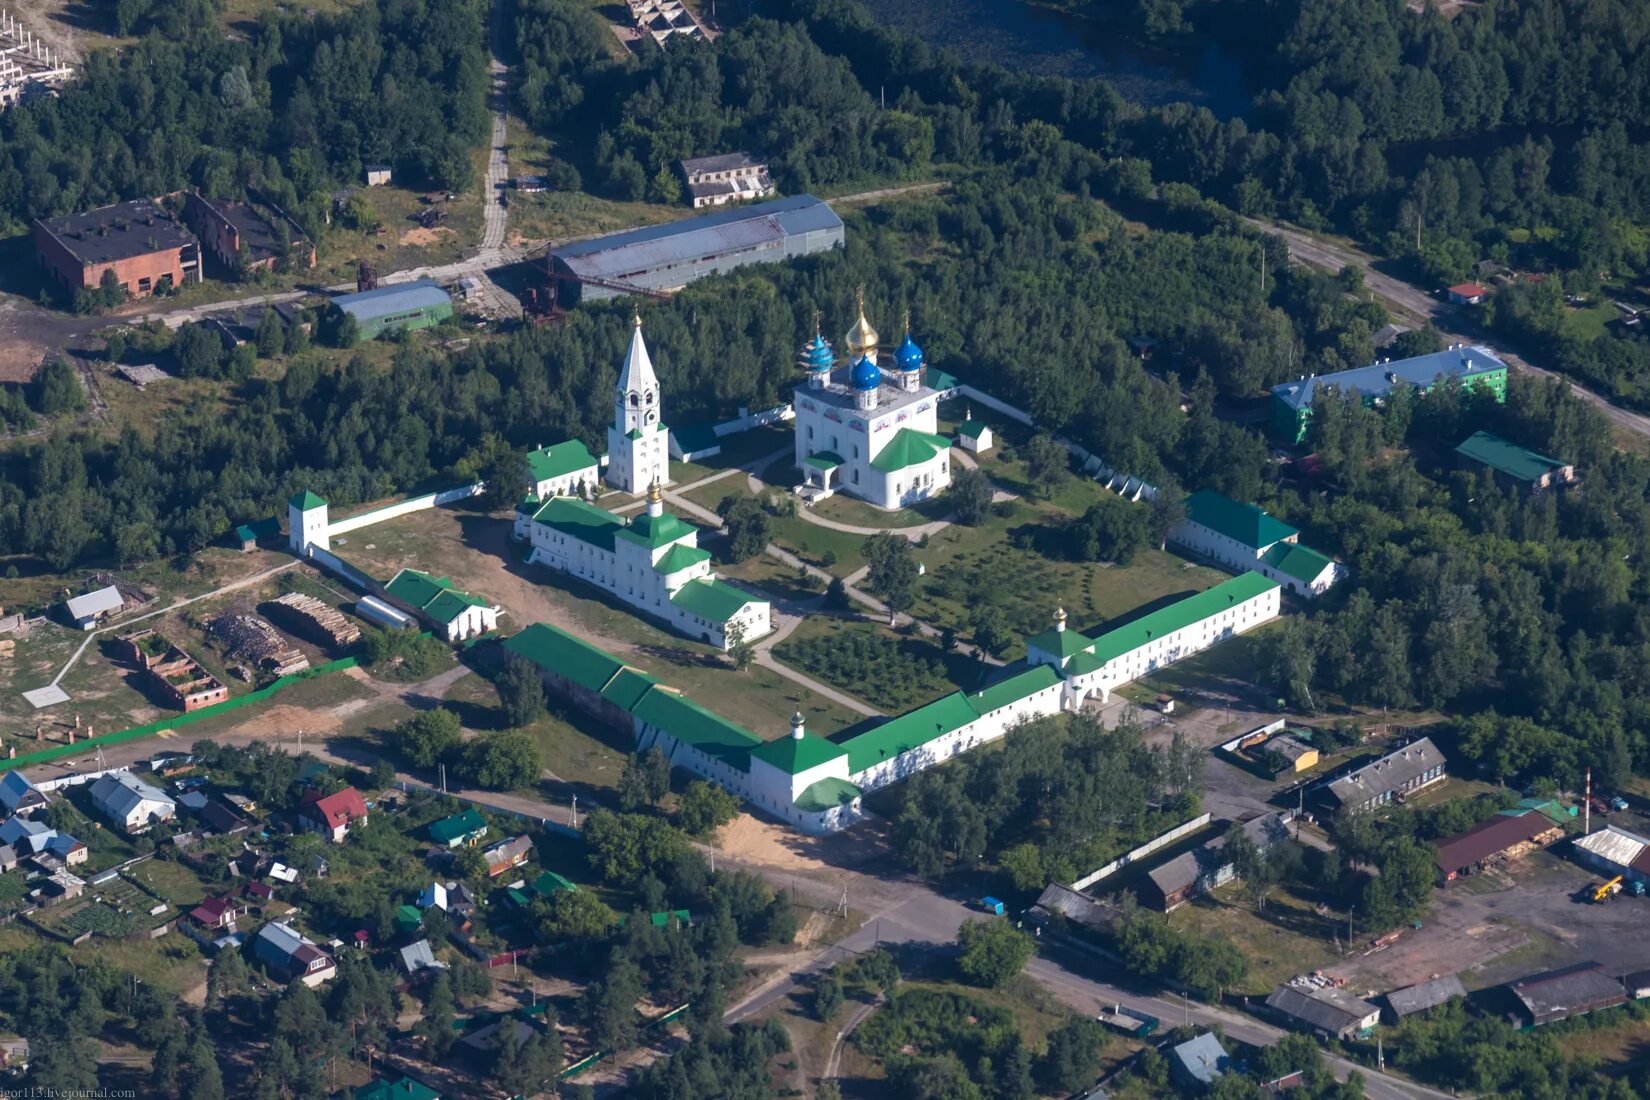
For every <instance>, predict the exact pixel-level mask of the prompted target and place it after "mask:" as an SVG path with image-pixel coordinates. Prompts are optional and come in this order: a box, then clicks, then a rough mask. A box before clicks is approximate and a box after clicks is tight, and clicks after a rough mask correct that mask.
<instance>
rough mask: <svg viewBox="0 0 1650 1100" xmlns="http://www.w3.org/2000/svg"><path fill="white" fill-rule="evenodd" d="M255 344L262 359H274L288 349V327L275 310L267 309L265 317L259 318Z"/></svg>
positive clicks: (265, 309)
mask: <svg viewBox="0 0 1650 1100" xmlns="http://www.w3.org/2000/svg"><path fill="white" fill-rule="evenodd" d="M253 342H254V343H255V344H256V345H257V347H258V356H259V357H260V358H262V359H273V358H275V357H276V356H277V355H279V354H281V350H282V349H283V348H285V347H286V326H284V325H282V324H281V317H280V314H278V313H276V312H275V310H274V309H273V308H270V307H265V308H264V315H263V316H262V317H260V318H258V334H257V336H256V337H254V340H253Z"/></svg>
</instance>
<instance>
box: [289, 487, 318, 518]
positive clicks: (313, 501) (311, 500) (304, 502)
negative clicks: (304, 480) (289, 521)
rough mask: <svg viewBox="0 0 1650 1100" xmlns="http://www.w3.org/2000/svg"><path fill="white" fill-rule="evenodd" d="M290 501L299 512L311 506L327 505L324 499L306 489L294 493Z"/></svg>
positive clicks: (307, 509)
mask: <svg viewBox="0 0 1650 1100" xmlns="http://www.w3.org/2000/svg"><path fill="white" fill-rule="evenodd" d="M290 503H291V504H292V506H293V507H294V508H296V509H298V511H300V512H307V511H309V510H310V509H311V508H325V507H326V506H327V502H326V501H324V500H322V499H321V498H320V497H318V496H316V495H315V494H314V493H312V492H310V491H309V490H308V489H305V490H304V491H303V492H301V493H298V494H297V495H295V496H294V497H293V498H292V500H291V502H290Z"/></svg>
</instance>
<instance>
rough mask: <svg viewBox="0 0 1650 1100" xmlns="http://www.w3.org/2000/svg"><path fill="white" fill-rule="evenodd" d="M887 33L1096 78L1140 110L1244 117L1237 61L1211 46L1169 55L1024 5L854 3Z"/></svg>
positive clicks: (1245, 99)
mask: <svg viewBox="0 0 1650 1100" xmlns="http://www.w3.org/2000/svg"><path fill="white" fill-rule="evenodd" d="M862 2H863V3H864V4H865V6H866V7H868V8H870V9H871V11H872V12H873V13H874V14H875V15H876V16H877V17H878V18H879V19H881V20H883V21H884V22H886V23H887V24H888V25H889V26H892V27H895V28H897V29H899V30H903V31H906V32H907V33H910V34H915V35H917V36H918V37H919V38H921V39H923V40H924V41H925V42H927V43H928V44H929V45H932V46H939V47H943V48H946V49H951V50H955V51H957V52H958V53H960V54H962V55H963V56H964V57H966V58H968V59H970V60H977V61H991V62H995V63H997V64H999V65H1002V66H1004V67H1006V68H1010V69H1016V70H1021V71H1026V72H1032V73H1038V74H1044V75H1053V76H1067V77H1073V78H1079V79H1080V78H1086V77H1100V78H1102V79H1104V80H1106V81H1108V82H1109V83H1110V84H1111V85H1112V86H1113V87H1114V88H1116V89H1117V91H1118V94H1120V95H1122V96H1123V97H1124V98H1126V99H1130V100H1132V101H1134V102H1135V103H1139V104H1141V105H1142V106H1146V107H1159V106H1162V105H1164V104H1167V103H1176V102H1188V103H1196V104H1198V105H1200V106H1203V107H1207V108H1209V110H1211V111H1213V112H1214V113H1215V114H1216V115H1217V116H1218V117H1220V118H1222V119H1228V118H1238V117H1241V116H1243V115H1244V114H1245V113H1247V112H1248V110H1249V93H1248V92H1247V91H1245V90H1244V87H1243V72H1242V69H1241V68H1240V66H1239V64H1238V62H1237V60H1236V59H1235V58H1233V57H1231V56H1229V55H1228V54H1226V53H1225V52H1224V51H1222V50H1221V49H1220V48H1219V47H1218V46H1216V45H1214V44H1212V43H1211V44H1209V45H1208V46H1206V47H1205V48H1204V49H1203V51H1202V52H1201V53H1185V54H1182V53H1171V52H1168V51H1163V50H1154V49H1152V48H1150V47H1148V46H1144V45H1141V44H1140V43H1137V42H1132V41H1130V40H1128V39H1126V38H1122V37H1120V36H1118V35H1117V34H1115V33H1114V32H1112V31H1110V30H1108V29H1106V28H1105V27H1102V26H1100V25H1098V24H1096V23H1093V22H1090V21H1088V20H1085V19H1079V18H1075V17H1072V16H1067V15H1063V14H1061V13H1059V12H1053V11H1049V10H1048V9H1046V8H1039V7H1034V6H1033V5H1031V4H1028V3H1026V2H1025V0H946V2H944V3H938V2H936V0H862Z"/></svg>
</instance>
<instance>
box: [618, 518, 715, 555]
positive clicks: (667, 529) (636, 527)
mask: <svg viewBox="0 0 1650 1100" xmlns="http://www.w3.org/2000/svg"><path fill="white" fill-rule="evenodd" d="M615 533H616V534H617V535H618V536H619V537H620V538H622V539H625V540H627V541H630V542H636V543H641V544H642V545H643V546H651V547H652V548H653V549H655V550H657V549H658V548H659V547H661V546H669V545H670V544H671V543H673V542H680V541H681V540H682V539H685V538H689V537H692V536H696V535H698V533H699V528H697V527H695V526H693V524H691V523H688V522H687V521H685V520H683V519H681V518H680V517H678V516H673V515H671V514H670V513H669V512H661V513H659V514H658V515H656V516H650V515H648V514H647V513H646V512H643V513H642V514H641V515H639V516H637V517H635V518H634V519H632V520H631V521H630V522H629V523H628V524H627V525H625V526H624V527H623V528H621V529H620V530H619V531H617V532H615Z"/></svg>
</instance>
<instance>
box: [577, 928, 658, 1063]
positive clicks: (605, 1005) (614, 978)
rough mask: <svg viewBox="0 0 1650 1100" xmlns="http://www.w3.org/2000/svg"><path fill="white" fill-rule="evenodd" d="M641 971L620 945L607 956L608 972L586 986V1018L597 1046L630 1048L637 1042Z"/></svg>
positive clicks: (613, 1049) (617, 1048) (609, 1049)
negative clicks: (637, 1004) (637, 1006)
mask: <svg viewBox="0 0 1650 1100" xmlns="http://www.w3.org/2000/svg"><path fill="white" fill-rule="evenodd" d="M643 989H644V986H643V983H642V972H641V971H640V970H639V969H637V967H636V964H635V963H633V962H631V961H630V959H629V958H628V957H627V956H626V955H625V954H624V953H623V952H622V951H621V950H619V949H618V948H614V949H613V953H612V955H610V956H609V958H608V964H607V973H606V974H605V975H604V976H603V977H602V978H600V979H598V980H597V981H594V982H591V983H590V984H589V985H588V986H586V987H585V992H584V997H583V1009H584V1018H585V1019H586V1020H587V1021H589V1024H590V1040H591V1042H592V1043H593V1044H594V1045H595V1047H596V1049H598V1050H605V1051H621V1050H629V1049H630V1048H631V1047H633V1046H635V1045H636V1037H637V1034H638V1033H639V1026H638V1025H639V1020H638V1018H637V1016H636V1002H637V1001H639V1000H641V999H642V992H643Z"/></svg>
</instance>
